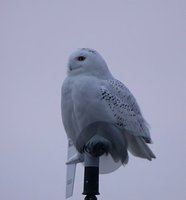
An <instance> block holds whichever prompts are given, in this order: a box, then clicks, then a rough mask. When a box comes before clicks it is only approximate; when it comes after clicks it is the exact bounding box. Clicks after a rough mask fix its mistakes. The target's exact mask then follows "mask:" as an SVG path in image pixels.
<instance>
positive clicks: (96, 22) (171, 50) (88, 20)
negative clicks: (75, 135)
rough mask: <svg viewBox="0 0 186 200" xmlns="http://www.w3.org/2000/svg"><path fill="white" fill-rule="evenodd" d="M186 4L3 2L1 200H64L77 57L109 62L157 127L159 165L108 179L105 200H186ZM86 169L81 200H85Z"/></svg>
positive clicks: (139, 166)
mask: <svg viewBox="0 0 186 200" xmlns="http://www.w3.org/2000/svg"><path fill="white" fill-rule="evenodd" d="M185 10H186V1H184V0H167V1H165V0H114V1H112V0H111V1H108V0H107V1H106V0H101V1H100V0H99V1H98V0H94V1H88V0H76V1H72V0H66V1H64V0H53V1H49V0H37V1H36V0H16V1H13V0H1V1H0V27H1V31H0V94H1V98H0V102H1V103H0V199H1V200H53V199H55V200H61V199H64V196H65V175H66V172H65V170H66V168H65V161H66V152H67V150H66V146H67V140H66V134H65V132H64V129H63V126H62V123H61V113H60V88H61V84H62V82H63V80H64V78H65V76H66V63H67V59H68V55H69V54H70V53H71V52H72V51H74V49H76V48H78V47H90V48H94V49H96V50H97V51H98V52H100V53H101V54H102V56H103V57H104V58H105V60H106V61H107V63H108V66H109V68H110V70H111V72H112V73H113V74H114V75H115V77H116V78H118V79H119V80H121V81H122V82H123V83H125V84H126V85H127V86H128V87H129V89H130V90H131V91H132V93H133V94H134V95H135V97H136V99H137V100H138V103H139V105H140V107H141V109H142V112H143V114H144V116H145V118H146V119H147V121H148V122H149V124H150V126H151V135H152V139H153V141H154V144H153V145H151V148H152V150H153V151H154V153H155V154H156V156H157V159H156V160H154V161H153V162H148V161H146V160H142V159H138V158H135V157H132V156H130V161H129V164H128V165H127V166H126V167H121V168H120V169H119V170H117V171H115V172H114V173H112V174H109V175H103V176H101V177H100V193H101V195H100V196H99V199H100V200H103V199H105V200H106V199H125V200H149V199H151V200H157V199H159V200H161V199H164V200H175V199H179V200H184V199H185V198H186V154H185V153H186V145H185V144H186V105H185V103H186V78H185V77H186V38H185V36H186V14H185ZM82 186H83V167H82V166H81V165H79V166H78V168H77V176H76V183H75V190H74V196H73V197H72V198H71V199H72V200H81V199H83V197H82V195H81V193H82Z"/></svg>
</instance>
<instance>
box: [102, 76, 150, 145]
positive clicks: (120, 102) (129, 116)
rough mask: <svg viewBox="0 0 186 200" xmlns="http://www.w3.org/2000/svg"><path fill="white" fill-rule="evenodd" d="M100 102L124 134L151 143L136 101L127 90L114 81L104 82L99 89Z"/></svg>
mask: <svg viewBox="0 0 186 200" xmlns="http://www.w3.org/2000/svg"><path fill="white" fill-rule="evenodd" d="M100 95H101V100H102V101H104V104H106V105H107V107H108V108H109V109H110V111H111V113H112V115H113V116H114V119H115V123H116V125H117V126H118V127H120V128H121V129H124V130H125V131H126V133H128V134H131V135H133V136H140V137H142V138H144V140H145V142H147V143H151V138H150V132H149V129H148V125H147V123H146V121H145V120H144V118H143V116H142V114H141V111H140V108H139V106H138V104H137V101H136V99H135V98H134V96H133V95H132V94H131V92H130V91H129V90H128V88H127V87H126V86H125V85H124V84H123V83H121V82H120V81H118V80H116V79H111V80H106V81H105V84H104V85H102V86H101V87H100Z"/></svg>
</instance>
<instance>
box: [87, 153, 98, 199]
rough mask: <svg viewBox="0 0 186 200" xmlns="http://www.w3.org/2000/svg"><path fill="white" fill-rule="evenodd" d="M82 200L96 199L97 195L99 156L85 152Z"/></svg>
mask: <svg viewBox="0 0 186 200" xmlns="http://www.w3.org/2000/svg"><path fill="white" fill-rule="evenodd" d="M83 195H86V196H85V199H84V200H97V197H96V195H99V157H93V156H91V155H90V154H89V153H85V170H84V188H83Z"/></svg>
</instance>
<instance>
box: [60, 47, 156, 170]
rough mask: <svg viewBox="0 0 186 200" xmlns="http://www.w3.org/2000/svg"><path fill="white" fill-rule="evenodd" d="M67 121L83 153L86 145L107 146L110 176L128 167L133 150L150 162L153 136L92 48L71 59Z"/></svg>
mask: <svg viewBox="0 0 186 200" xmlns="http://www.w3.org/2000/svg"><path fill="white" fill-rule="evenodd" d="M62 119H63V124H64V127H65V130H66V133H67V136H68V138H69V139H70V140H72V142H73V144H74V146H75V147H76V149H77V150H78V152H79V153H80V154H83V151H84V149H85V148H86V146H89V147H93V146H95V145H96V144H97V143H99V142H100V143H103V144H105V146H106V147H107V148H106V153H105V154H103V155H102V156H101V159H100V170H101V172H102V173H108V172H111V171H113V170H115V169H116V168H118V167H119V166H120V165H121V164H126V163H127V162H128V151H130V152H131V153H132V154H133V155H135V156H138V157H141V158H146V159H148V160H151V159H152V158H155V155H154V154H153V152H152V151H151V150H150V148H149V147H148V145H147V143H151V138H150V133H149V129H148V126H147V123H146V122H145V120H144V118H143V117H142V114H141V111H140V108H139V106H138V104H137V102H136V100H135V98H134V96H133V95H132V94H131V92H130V91H129V90H128V89H127V88H126V87H125V86H124V84H123V83H121V82H120V81H118V80H116V79H115V78H114V77H113V76H112V74H111V73H110V71H109V69H108V67H107V64H106V62H105V61H104V59H103V58H102V57H101V56H100V55H99V54H98V52H96V51H95V50H92V49H86V48H82V49H78V50H77V51H75V52H74V53H73V54H72V55H71V56H70V58H69V62H68V76H67V78H66V79H65V81H64V83H63V86H62Z"/></svg>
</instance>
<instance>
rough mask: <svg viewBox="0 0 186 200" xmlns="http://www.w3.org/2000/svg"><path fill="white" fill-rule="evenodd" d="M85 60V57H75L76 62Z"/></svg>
mask: <svg viewBox="0 0 186 200" xmlns="http://www.w3.org/2000/svg"><path fill="white" fill-rule="evenodd" d="M85 59H86V57H85V56H79V57H77V60H78V61H83V60H85Z"/></svg>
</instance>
